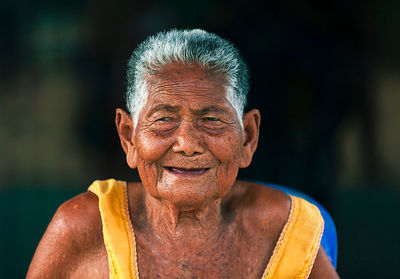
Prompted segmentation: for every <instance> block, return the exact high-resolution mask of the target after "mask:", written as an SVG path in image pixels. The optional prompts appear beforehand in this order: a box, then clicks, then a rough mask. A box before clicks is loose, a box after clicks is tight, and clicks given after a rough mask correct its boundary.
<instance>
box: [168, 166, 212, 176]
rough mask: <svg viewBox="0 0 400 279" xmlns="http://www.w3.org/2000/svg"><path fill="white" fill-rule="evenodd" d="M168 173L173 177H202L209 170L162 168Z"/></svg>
mask: <svg viewBox="0 0 400 279" xmlns="http://www.w3.org/2000/svg"><path fill="white" fill-rule="evenodd" d="M164 168H165V169H166V170H167V171H168V172H170V173H173V174H175V175H192V176H198V175H202V174H204V173H205V172H207V171H208V170H209V168H177V167H164Z"/></svg>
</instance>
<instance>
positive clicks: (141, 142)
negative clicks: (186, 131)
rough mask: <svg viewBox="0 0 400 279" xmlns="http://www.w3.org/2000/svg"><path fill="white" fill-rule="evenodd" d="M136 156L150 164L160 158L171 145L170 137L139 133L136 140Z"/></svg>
mask: <svg viewBox="0 0 400 279" xmlns="http://www.w3.org/2000/svg"><path fill="white" fill-rule="evenodd" d="M136 144H137V149H136V150H137V153H138V158H139V160H141V161H144V162H145V163H146V164H152V163H154V162H155V161H157V160H158V159H160V158H161V157H162V156H163V154H164V153H165V152H167V151H168V149H169V148H170V147H171V145H172V141H171V138H161V137H158V136H150V135H140V136H138V137H137V140H136Z"/></svg>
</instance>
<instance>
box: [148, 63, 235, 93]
mask: <svg viewBox="0 0 400 279" xmlns="http://www.w3.org/2000/svg"><path fill="white" fill-rule="evenodd" d="M145 80H146V82H147V83H148V85H150V86H151V85H154V84H157V83H160V82H161V81H171V80H181V81H183V80H192V81H193V82H195V81H201V82H210V83H214V84H217V85H219V86H223V87H226V85H227V78H226V74H225V73H222V72H216V71H214V70H213V69H210V68H207V67H204V66H201V65H199V64H197V63H176V62H175V63H170V64H167V65H164V66H163V67H162V68H160V69H154V70H152V71H151V73H150V74H149V75H148V76H147V77H146V78H145Z"/></svg>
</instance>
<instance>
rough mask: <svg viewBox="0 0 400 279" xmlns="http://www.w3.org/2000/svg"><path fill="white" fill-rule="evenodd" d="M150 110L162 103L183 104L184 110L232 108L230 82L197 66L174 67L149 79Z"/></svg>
mask: <svg viewBox="0 0 400 279" xmlns="http://www.w3.org/2000/svg"><path fill="white" fill-rule="evenodd" d="M147 83H148V98H147V106H154V105H157V104H159V103H181V105H184V106H190V107H197V108H199V107H201V106H204V105H218V106H228V107H230V104H229V102H228V100H227V98H226V87H225V85H226V81H225V76H224V74H222V73H215V72H212V71H211V70H207V69H204V68H202V67H200V66H199V65H196V64H194V65H193V64H176V63H175V64H171V65H167V66H165V67H164V68H163V69H162V70H161V71H159V72H157V73H156V74H154V75H152V76H151V77H149V78H148V79H147Z"/></svg>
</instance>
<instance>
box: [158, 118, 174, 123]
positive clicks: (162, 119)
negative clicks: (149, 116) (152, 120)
mask: <svg viewBox="0 0 400 279" xmlns="http://www.w3.org/2000/svg"><path fill="white" fill-rule="evenodd" d="M169 120H171V117H161V118H159V119H157V121H161V122H165V121H169Z"/></svg>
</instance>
